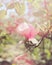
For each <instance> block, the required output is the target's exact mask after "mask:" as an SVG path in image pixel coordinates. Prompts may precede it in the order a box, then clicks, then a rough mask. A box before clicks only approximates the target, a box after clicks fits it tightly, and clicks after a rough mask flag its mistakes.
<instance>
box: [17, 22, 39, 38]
mask: <svg viewBox="0 0 52 65" xmlns="http://www.w3.org/2000/svg"><path fill="white" fill-rule="evenodd" d="M17 32H18V33H19V34H20V35H22V36H24V37H25V38H27V39H29V38H34V37H35V36H36V35H37V34H38V32H39V31H38V30H36V29H35V28H34V27H33V26H32V25H30V24H27V23H25V22H23V23H21V24H19V25H18V27H17Z"/></svg>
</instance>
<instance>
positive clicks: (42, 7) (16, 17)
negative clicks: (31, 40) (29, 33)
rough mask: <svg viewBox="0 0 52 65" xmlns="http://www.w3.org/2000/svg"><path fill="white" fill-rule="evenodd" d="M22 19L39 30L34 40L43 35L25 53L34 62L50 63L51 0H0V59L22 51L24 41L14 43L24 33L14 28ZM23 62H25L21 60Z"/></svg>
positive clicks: (49, 64)
mask: <svg viewBox="0 0 52 65" xmlns="http://www.w3.org/2000/svg"><path fill="white" fill-rule="evenodd" d="M23 22H26V23H28V24H32V26H34V27H35V28H36V29H37V30H38V31H39V35H37V36H36V39H37V40H41V38H42V37H43V40H42V41H41V43H40V45H39V46H38V47H36V48H34V51H33V52H30V54H29V55H30V56H31V57H32V59H33V61H34V65H52V0H0V63H1V61H3V60H8V61H9V62H12V60H13V59H14V58H15V57H16V56H18V55H20V54H23V52H24V45H23V44H21V45H19V44H18V43H19V41H20V40H24V37H23V36H21V35H19V34H18V33H17V31H16V28H17V26H18V23H19V24H21V23H23ZM44 34H45V35H44ZM18 45H19V46H18ZM16 46H17V47H16ZM20 49H22V50H20ZM27 53H28V52H27ZM20 62H22V61H20ZM12 64H13V63H12ZM5 65H6V64H5ZM16 65H21V64H16ZM23 65H28V64H25V62H24V64H23ZM29 65H30V64H29ZM32 65H33V64H32Z"/></svg>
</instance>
